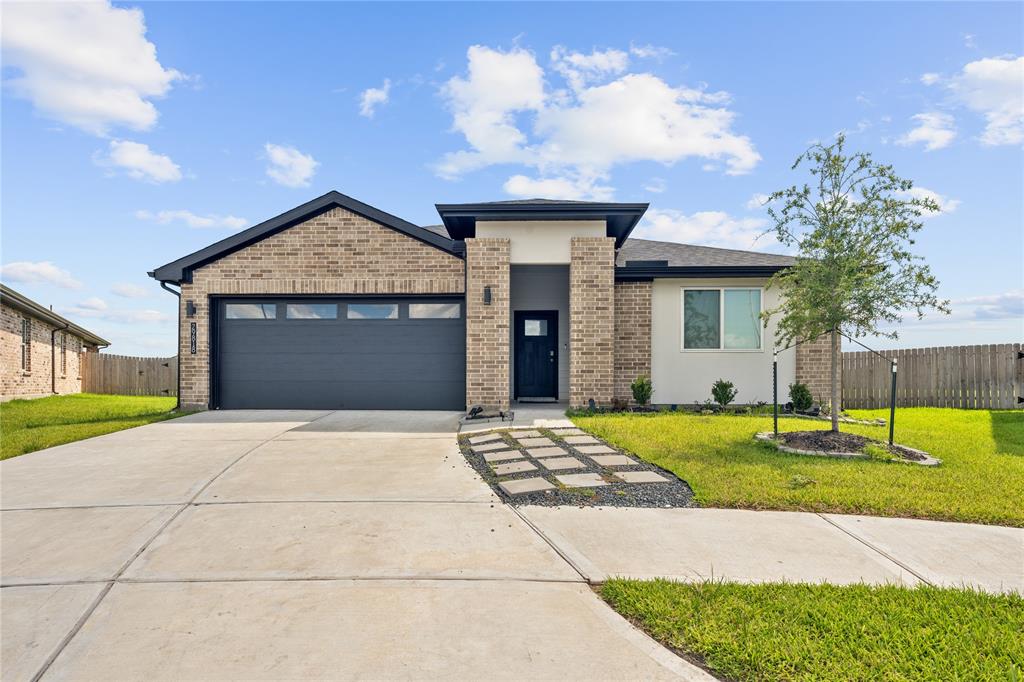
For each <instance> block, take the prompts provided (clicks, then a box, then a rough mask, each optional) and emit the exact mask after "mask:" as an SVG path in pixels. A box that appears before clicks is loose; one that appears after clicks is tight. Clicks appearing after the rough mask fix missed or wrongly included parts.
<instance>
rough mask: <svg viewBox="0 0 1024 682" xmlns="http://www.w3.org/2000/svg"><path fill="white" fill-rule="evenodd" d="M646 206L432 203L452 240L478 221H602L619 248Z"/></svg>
mask: <svg viewBox="0 0 1024 682" xmlns="http://www.w3.org/2000/svg"><path fill="white" fill-rule="evenodd" d="M649 205H650V204H613V203H597V202H583V203H581V202H573V201H564V202H563V201H551V200H531V201H525V202H521V203H502V202H496V203H494V202H492V203H478V204H436V205H435V206H436V208H437V212H438V214H439V215H440V216H441V220H442V221H443V222H444V226H445V227H446V228H447V229H448V234H449V236H451V238H452V239H466V238H467V237H473V236H474V235H476V223H477V221H478V220H604V221H605V223H606V225H607V233H606V234H607V235H608V236H609V237H614V238H615V248H619V247H620V246H622V243H623V242H625V241H626V238H627V237H629V233H630V232H632V231H633V228H634V227H636V224H637V223H638V222H640V218H642V217H643V215H644V213H645V212H646V211H647V207H648V206H649Z"/></svg>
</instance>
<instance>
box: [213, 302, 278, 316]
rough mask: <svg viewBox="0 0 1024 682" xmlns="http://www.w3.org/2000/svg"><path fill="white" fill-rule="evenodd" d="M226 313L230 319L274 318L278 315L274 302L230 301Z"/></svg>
mask: <svg viewBox="0 0 1024 682" xmlns="http://www.w3.org/2000/svg"><path fill="white" fill-rule="evenodd" d="M224 308H225V310H224V314H225V316H226V317H227V319H229V320H273V319H274V318H276V317H277V305H276V304H274V303H228V304H227V305H226V306H224Z"/></svg>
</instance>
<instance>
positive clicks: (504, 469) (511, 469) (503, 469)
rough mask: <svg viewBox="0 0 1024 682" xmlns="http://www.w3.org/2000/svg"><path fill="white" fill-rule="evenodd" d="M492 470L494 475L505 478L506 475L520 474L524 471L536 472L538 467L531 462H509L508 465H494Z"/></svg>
mask: <svg viewBox="0 0 1024 682" xmlns="http://www.w3.org/2000/svg"><path fill="white" fill-rule="evenodd" d="M491 468H492V469H494V473H496V474H498V475H499V476H505V475H506V474H518V473H521V472H523V471H534V470H536V468H537V467H535V466H533V465H532V464H530V463H529V462H526V461H523V462H509V463H508V464H492V465H491Z"/></svg>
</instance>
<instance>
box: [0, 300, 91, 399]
mask: <svg viewBox="0 0 1024 682" xmlns="http://www.w3.org/2000/svg"><path fill="white" fill-rule="evenodd" d="M0 335H2V340H3V343H2V344H0V346H2V348H3V357H2V358H0V400H10V399H12V398H39V397H42V396H47V395H53V394H57V393H59V394H64V393H81V391H82V375H81V367H82V354H83V353H89V352H96V351H97V350H99V347H100V346H109V345H110V342H109V341H106V340H105V339H102V338H100V337H99V336H97V335H96V334H93V333H92V332H90V331H89V330H87V329H83V328H82V327H79V326H78V325H77V324H75V323H74V322H71V321H70V320H67V319H65V318H63V317H61V316H60V315H58V314H57V313H55V312H53V311H52V310H50V309H48V308H45V307H43V306H41V305H39V304H38V303H36V302H35V301H33V300H31V299H29V298H28V297H26V296H24V295H22V294H19V293H18V292H17V291H15V290H14V289H11V288H10V287H8V286H7V285H4V284H0Z"/></svg>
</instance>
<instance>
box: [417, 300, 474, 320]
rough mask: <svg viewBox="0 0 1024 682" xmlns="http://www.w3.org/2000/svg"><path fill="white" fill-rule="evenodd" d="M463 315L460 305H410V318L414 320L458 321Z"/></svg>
mask: <svg viewBox="0 0 1024 682" xmlns="http://www.w3.org/2000/svg"><path fill="white" fill-rule="evenodd" d="M461 315H462V305H461V304H459V303H410V304H409V318H410V319H413V320H427V319H440V320H457V319H459V316H461Z"/></svg>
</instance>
